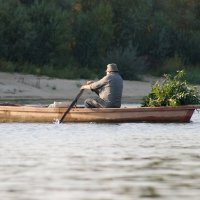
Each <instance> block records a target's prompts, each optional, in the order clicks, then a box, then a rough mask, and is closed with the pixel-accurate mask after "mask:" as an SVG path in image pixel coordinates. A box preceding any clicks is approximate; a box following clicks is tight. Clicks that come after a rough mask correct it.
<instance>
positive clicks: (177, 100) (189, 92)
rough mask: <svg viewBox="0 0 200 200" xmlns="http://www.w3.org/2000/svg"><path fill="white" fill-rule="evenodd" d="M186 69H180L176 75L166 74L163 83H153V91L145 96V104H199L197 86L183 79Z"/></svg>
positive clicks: (148, 105) (156, 105)
mask: <svg viewBox="0 0 200 200" xmlns="http://www.w3.org/2000/svg"><path fill="white" fill-rule="evenodd" d="M183 76H184V71H178V73H177V74H176V75H175V76H171V75H164V80H163V83H162V85H159V83H158V82H156V83H155V84H153V85H152V89H151V92H150V93H149V95H148V96H146V97H145V98H144V102H143V106H146V107H151V106H152V107H158V106H180V105H189V104H199V103H200V97H199V94H198V91H197V88H196V87H194V86H190V85H188V83H187V82H186V81H185V80H183Z"/></svg>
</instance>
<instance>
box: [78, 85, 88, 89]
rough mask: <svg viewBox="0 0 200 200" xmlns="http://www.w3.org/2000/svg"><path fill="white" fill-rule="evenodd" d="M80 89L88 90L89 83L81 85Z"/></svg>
mask: <svg viewBox="0 0 200 200" xmlns="http://www.w3.org/2000/svg"><path fill="white" fill-rule="evenodd" d="M80 89H81V90H82V89H86V90H90V85H82V86H81V88H80Z"/></svg>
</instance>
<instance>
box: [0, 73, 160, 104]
mask: <svg viewBox="0 0 200 200" xmlns="http://www.w3.org/2000/svg"><path fill="white" fill-rule="evenodd" d="M156 80H157V79H156V78H153V77H146V78H145V81H124V90H123V98H122V102H124V103H127V102H128V103H135V102H141V100H142V98H143V97H144V96H145V95H147V94H148V93H149V92H150V89H151V84H152V83H153V82H155V81H156ZM85 82H86V80H66V79H57V78H49V77H45V76H34V75H24V74H17V73H14V74H10V73H3V72H1V73H0V100H1V102H2V101H12V102H15V101H19V100H36V102H38V103H40V101H44V100H48V101H52V102H54V101H71V100H73V99H74V98H75V97H76V95H77V94H78V93H79V88H80V85H82V84H84V83H85ZM90 96H95V94H94V93H92V92H91V91H85V92H84V93H83V95H82V96H81V98H80V101H83V100H84V99H85V98H88V97H90Z"/></svg>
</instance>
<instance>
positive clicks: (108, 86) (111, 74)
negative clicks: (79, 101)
mask: <svg viewBox="0 0 200 200" xmlns="http://www.w3.org/2000/svg"><path fill="white" fill-rule="evenodd" d="M81 89H87V90H91V91H93V92H95V93H96V94H97V95H98V97H96V98H89V99H86V100H85V102H84V104H85V107H86V108H120V107H121V98H122V91H123V79H122V77H121V76H120V74H119V70H118V67H117V65H116V64H115V63H112V64H108V65H107V69H106V76H104V77H103V78H102V79H100V80H98V81H96V82H93V81H88V82H87V84H86V85H83V86H81Z"/></svg>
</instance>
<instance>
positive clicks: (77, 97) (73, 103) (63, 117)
mask: <svg viewBox="0 0 200 200" xmlns="http://www.w3.org/2000/svg"><path fill="white" fill-rule="evenodd" d="M83 91H84V89H82V90H80V92H79V93H78V95H77V96H76V98H75V99H74V101H72V103H71V105H70V106H69V107H68V109H67V110H66V111H65V113H64V114H63V116H62V118H61V119H60V120H59V124H60V123H62V122H63V120H64V119H65V116H66V115H67V113H69V111H70V110H71V108H72V107H73V106H74V105H75V104H76V102H77V101H78V99H79V97H80V96H81V95H82V93H83Z"/></svg>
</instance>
